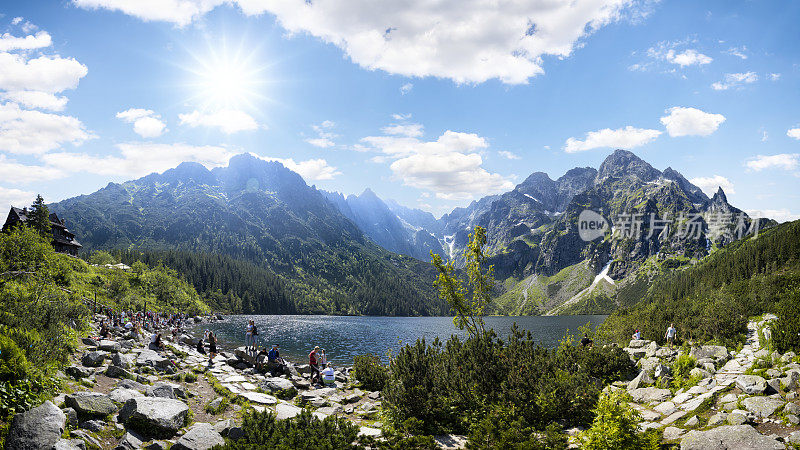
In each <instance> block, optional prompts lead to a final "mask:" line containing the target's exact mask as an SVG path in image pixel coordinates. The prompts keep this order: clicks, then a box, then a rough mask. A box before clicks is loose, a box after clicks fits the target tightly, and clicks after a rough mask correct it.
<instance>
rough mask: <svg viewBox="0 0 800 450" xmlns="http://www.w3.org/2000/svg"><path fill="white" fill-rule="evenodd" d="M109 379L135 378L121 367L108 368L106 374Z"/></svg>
mask: <svg viewBox="0 0 800 450" xmlns="http://www.w3.org/2000/svg"><path fill="white" fill-rule="evenodd" d="M105 374H106V376H107V377H109V378H133V374H132V373H130V372H128V371H127V370H125V369H123V368H122V367H120V366H113V365H112V366H108V369H106V372H105Z"/></svg>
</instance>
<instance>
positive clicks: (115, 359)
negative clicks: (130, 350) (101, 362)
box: [111, 353, 133, 370]
mask: <svg viewBox="0 0 800 450" xmlns="http://www.w3.org/2000/svg"><path fill="white" fill-rule="evenodd" d="M111 364H112V365H114V366H117V367H122V368H123V369H126V370H130V368H131V367H133V358H131V357H130V356H128V355H126V354H124V353H114V354H113V355H111Z"/></svg>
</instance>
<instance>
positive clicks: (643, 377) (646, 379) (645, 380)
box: [628, 370, 654, 391]
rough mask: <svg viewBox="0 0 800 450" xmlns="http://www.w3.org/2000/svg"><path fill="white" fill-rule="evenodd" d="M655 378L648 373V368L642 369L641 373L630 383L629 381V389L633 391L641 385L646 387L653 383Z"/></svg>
mask: <svg viewBox="0 0 800 450" xmlns="http://www.w3.org/2000/svg"><path fill="white" fill-rule="evenodd" d="M653 381H654V380H653V379H652V378H651V377H650V375H648V373H647V371H646V370H642V371H641V372H639V375H636V378H634V379H633V380H632V381H631V382H630V383H628V390H629V391H632V390H634V389H639V388H640V387H645V386H646V385H648V384H653Z"/></svg>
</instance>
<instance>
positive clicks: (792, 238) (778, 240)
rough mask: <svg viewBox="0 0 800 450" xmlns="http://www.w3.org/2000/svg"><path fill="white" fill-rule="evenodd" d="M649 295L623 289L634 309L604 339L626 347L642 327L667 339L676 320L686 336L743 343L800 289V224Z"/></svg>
mask: <svg viewBox="0 0 800 450" xmlns="http://www.w3.org/2000/svg"><path fill="white" fill-rule="evenodd" d="M642 291H643V289H642V285H641V283H633V284H631V285H629V287H622V288H620V291H619V294H618V300H619V303H620V304H622V305H632V306H630V307H625V308H621V309H619V310H617V311H616V312H614V314H612V315H611V316H610V317H609V318H608V319H606V320H605V322H603V324H602V325H601V327H600V335H601V338H602V339H604V340H606V341H610V342H616V343H618V344H623V343H625V342H626V341H627V340H628V339H629V338H630V334H631V331H632V330H633V329H635V328H639V329H640V330H641V331H642V334H643V335H644V336H652V337H656V338H659V339H660V338H661V337H663V336H664V331H665V330H666V329H667V327H668V326H669V324H670V323H673V322H674V323H675V327H676V328H677V329H678V336H679V337H680V338H681V339H684V340H692V341H694V342H698V343H699V342H706V341H716V342H718V343H721V344H725V345H735V343H736V342H739V341H740V340H742V338H743V337H744V335H745V333H746V332H747V320H748V318H749V317H751V316H754V315H759V314H762V313H764V312H770V311H775V309H776V306H777V305H778V304H779V303H781V302H782V301H784V300H785V299H790V298H793V297H794V296H796V295H797V293H798V292H800V221H795V222H789V223H785V224H781V225H779V226H777V227H774V228H771V229H768V230H764V231H762V232H761V233H760V234H759V236H758V238H753V237H750V238H747V239H743V240H739V241H735V242H733V243H732V244H730V245H729V246H727V247H726V248H723V249H721V250H719V251H717V252H715V253H713V254H712V255H711V256H709V257H708V258H706V259H705V260H703V261H702V262H700V263H699V264H697V265H695V266H691V267H687V268H685V269H678V270H675V271H672V272H669V273H667V274H665V275H663V276H661V277H659V278H657V279H656V280H655V281H654V282H653V283H652V284H651V285H650V287H649V289H647V290H646V291H645V292H644V295H642ZM640 299H641V300H640ZM639 300H640V301H639Z"/></svg>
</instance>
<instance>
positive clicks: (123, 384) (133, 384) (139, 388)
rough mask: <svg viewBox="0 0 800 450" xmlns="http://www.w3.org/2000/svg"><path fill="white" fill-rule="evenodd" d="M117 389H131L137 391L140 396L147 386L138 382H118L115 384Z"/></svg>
mask: <svg viewBox="0 0 800 450" xmlns="http://www.w3.org/2000/svg"><path fill="white" fill-rule="evenodd" d="M117 387H121V388H125V389H133V390H134V391H139V392H141V393H142V394H144V392H145V391H146V390H147V386H146V385H144V384H142V383H141V382H139V381H133V380H127V379H125V380H119V382H118V383H117Z"/></svg>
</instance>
